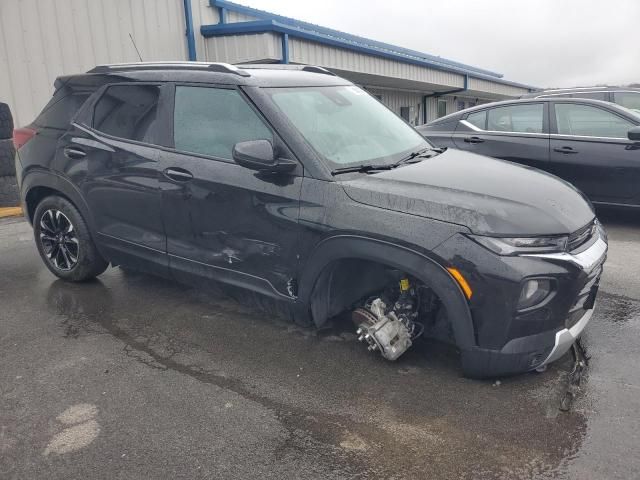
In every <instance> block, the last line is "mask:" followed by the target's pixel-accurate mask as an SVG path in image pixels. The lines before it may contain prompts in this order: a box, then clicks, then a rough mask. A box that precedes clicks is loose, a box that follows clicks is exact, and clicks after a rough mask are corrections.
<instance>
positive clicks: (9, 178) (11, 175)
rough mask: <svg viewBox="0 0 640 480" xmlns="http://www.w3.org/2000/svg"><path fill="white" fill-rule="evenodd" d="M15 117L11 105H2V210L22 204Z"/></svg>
mask: <svg viewBox="0 0 640 480" xmlns="http://www.w3.org/2000/svg"><path fill="white" fill-rule="evenodd" d="M12 137H13V117H12V115H11V110H9V105H7V104H6V103H0V208H2V207H17V206H18V205H19V204H20V195H19V192H18V182H17V181H16V164H15V153H16V151H15V149H14V148H13V140H12Z"/></svg>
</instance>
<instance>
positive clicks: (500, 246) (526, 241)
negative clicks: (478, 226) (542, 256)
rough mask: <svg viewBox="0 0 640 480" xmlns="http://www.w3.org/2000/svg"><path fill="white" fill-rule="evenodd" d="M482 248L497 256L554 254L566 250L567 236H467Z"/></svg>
mask: <svg viewBox="0 0 640 480" xmlns="http://www.w3.org/2000/svg"><path fill="white" fill-rule="evenodd" d="M469 237H470V238H472V239H473V240H475V241H476V242H478V243H479V244H480V245H482V246H483V247H486V248H488V249H489V250H491V251H492V252H495V253H497V254H498V255H518V254H521V253H554V252H564V251H566V249H567V242H568V240H569V237H567V236H555V237H484V236H482V235H469Z"/></svg>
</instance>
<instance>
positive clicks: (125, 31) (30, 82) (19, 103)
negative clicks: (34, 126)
mask: <svg viewBox="0 0 640 480" xmlns="http://www.w3.org/2000/svg"><path fill="white" fill-rule="evenodd" d="M185 32H186V34H185ZM139 58H142V59H144V60H145V61H151V60H199V61H218V62H228V63H246V62H253V63H256V62H273V63H307V64H314V65H320V66H323V67H325V68H328V69H330V70H332V71H334V72H335V73H337V74H338V75H341V76H343V77H345V78H348V79H350V80H352V81H353V82H356V83H358V84H360V85H362V86H364V87H365V88H367V89H368V90H369V91H370V92H371V93H372V94H374V95H376V96H378V98H380V99H381V100H382V101H383V102H384V103H385V104H387V105H388V106H389V107H390V108H392V109H393V110H394V111H395V112H396V113H398V114H399V115H401V116H403V117H404V118H405V119H407V120H408V121H410V122H412V123H414V124H421V123H424V122H426V121H429V120H433V119H434V118H437V117H439V116H442V115H443V114H446V113H451V112H454V111H457V110H459V109H462V108H466V107H469V106H472V105H475V104H477V103H481V102H486V101H492V100H498V99H504V98H509V97H516V96H520V95H522V94H525V93H528V92H529V91H530V90H531V89H532V87H530V86H527V85H521V84H518V83H514V82H509V81H507V80H504V79H503V78H502V75H500V74H498V73H495V72H490V71H487V70H484V69H481V68H477V67H472V66H469V65H463V64H461V63H457V62H453V61H449V60H446V59H443V58H441V57H435V56H433V55H428V54H426V53H421V52H417V51H414V50H409V49H406V48H402V47H398V46H394V45H389V44H386V43H382V42H378V41H375V40H370V39H366V38H362V37H358V36H355V35H351V34H348V33H345V32H340V31H337V30H332V29H328V28H325V27H321V26H318V25H313V24H311V23H308V22H302V21H299V20H295V19H292V18H288V17H284V16H281V15H275V14H272V13H268V12H264V11H261V10H257V9H253V8H249V7H245V6H242V5H239V4H236V3H232V2H228V1H224V0H156V1H151V2H147V1H142V0H109V1H100V0H56V1H55V2H53V1H45V2H43V1H40V0H2V1H0V102H6V103H9V105H10V106H11V108H12V111H13V113H14V117H15V119H16V124H17V125H23V124H25V123H28V122H29V121H31V120H32V119H33V118H34V117H35V116H36V115H37V113H38V112H39V110H40V109H41V108H42V106H43V105H44V104H45V103H46V102H47V100H48V98H49V96H50V95H51V93H52V89H53V80H54V79H55V77H57V76H59V75H64V74H69V73H75V72H82V71H86V70H88V69H90V68H92V67H93V66H95V65H96V64H104V63H120V62H132V61H137V60H139Z"/></svg>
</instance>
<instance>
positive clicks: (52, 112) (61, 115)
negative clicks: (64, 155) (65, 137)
mask: <svg viewBox="0 0 640 480" xmlns="http://www.w3.org/2000/svg"><path fill="white" fill-rule="evenodd" d="M87 98H89V94H88V93H74V94H71V95H66V96H64V97H62V98H60V99H59V100H57V101H53V102H49V104H48V105H47V106H46V107H45V109H44V110H43V111H42V113H41V114H40V115H38V118H36V120H35V121H34V123H35V124H36V125H38V126H39V127H45V128H55V129H58V130H66V129H68V128H69V124H70V123H71V119H72V118H73V116H74V115H75V114H76V112H77V111H78V110H79V109H80V107H81V106H82V104H83V103H84V102H85V101H86V100H87ZM54 99H55V97H54Z"/></svg>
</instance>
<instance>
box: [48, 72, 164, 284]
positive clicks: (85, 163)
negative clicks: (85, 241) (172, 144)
mask: <svg viewBox="0 0 640 480" xmlns="http://www.w3.org/2000/svg"><path fill="white" fill-rule="evenodd" d="M165 89H166V87H165V86H162V85H160V84H141V83H135V84H116V85H110V86H107V87H103V88H102V89H100V90H99V91H98V92H96V94H95V95H94V97H92V99H91V100H90V101H89V102H90V104H89V105H88V106H86V107H85V108H83V111H82V112H80V114H79V119H78V123H76V124H74V127H73V128H72V129H71V130H70V131H69V132H67V133H66V134H65V135H64V136H63V137H62V138H61V141H60V143H59V145H58V151H59V152H58V155H57V160H56V161H57V163H58V165H57V168H58V169H59V170H61V171H62V172H63V173H64V174H65V175H66V176H67V177H69V178H70V179H71V181H72V182H73V183H74V184H75V185H77V186H78V187H79V188H80V189H81V191H82V194H83V196H84V198H85V200H86V201H87V203H88V205H89V209H90V211H91V214H92V216H93V221H94V223H95V229H96V233H97V235H96V240H97V241H98V242H99V243H100V244H101V246H103V248H105V249H106V250H108V256H109V259H110V260H111V261H112V262H114V263H127V264H129V265H132V266H135V267H137V268H140V269H142V270H147V271H151V272H153V273H160V274H166V273H167V272H168V270H167V265H168V261H167V257H166V237H165V234H164V229H163V225H162V216H161V213H160V187H159V180H158V179H159V175H160V171H159V169H158V167H159V163H158V160H159V152H160V145H161V144H162V142H163V138H166V136H167V135H166V133H165V132H164V129H165V125H164V123H165V121H164V120H163V119H164V118H166V115H165V112H164V111H163V109H162V105H163V104H164V100H163V97H164V91H165Z"/></svg>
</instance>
